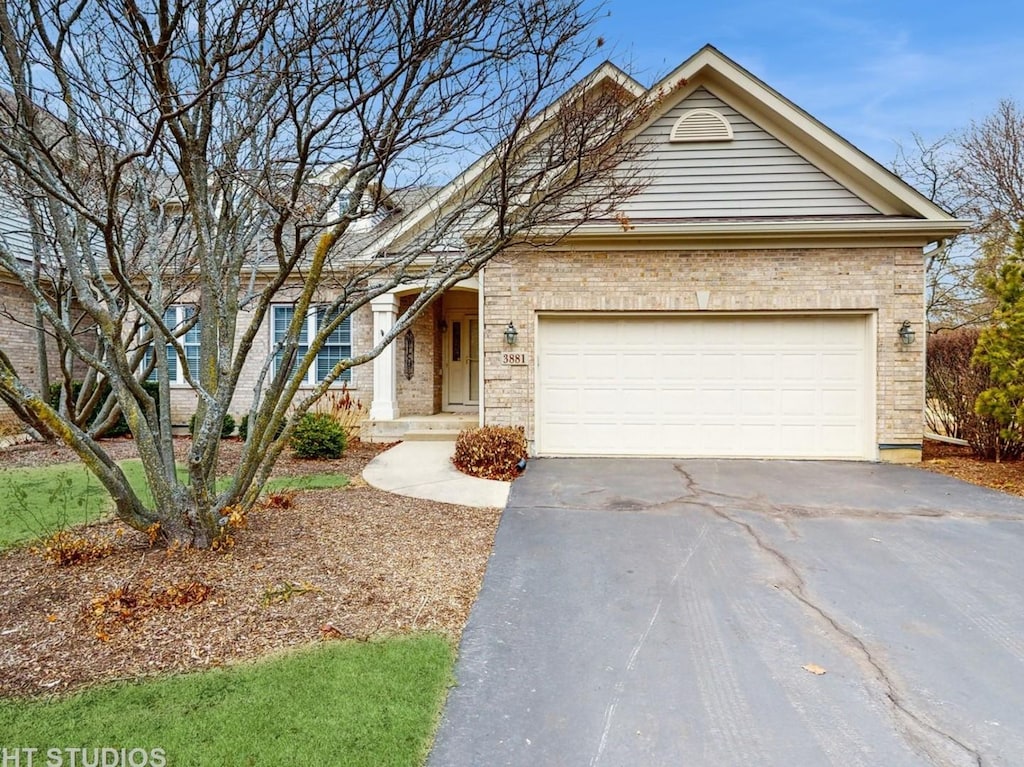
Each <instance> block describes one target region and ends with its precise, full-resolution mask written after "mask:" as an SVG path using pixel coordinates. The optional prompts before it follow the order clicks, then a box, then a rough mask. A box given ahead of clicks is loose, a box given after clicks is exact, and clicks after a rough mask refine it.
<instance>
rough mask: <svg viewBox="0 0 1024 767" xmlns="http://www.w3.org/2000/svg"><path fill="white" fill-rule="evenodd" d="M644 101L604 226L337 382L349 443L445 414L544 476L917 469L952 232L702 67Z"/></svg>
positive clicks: (775, 110)
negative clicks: (796, 465)
mask: <svg viewBox="0 0 1024 767" xmlns="http://www.w3.org/2000/svg"><path fill="white" fill-rule="evenodd" d="M615 72H616V73H617V75H618V76H622V73H621V72H620V71H619V70H615ZM677 83H684V84H683V85H682V87H672V86H673V84H677ZM634 84H635V87H636V89H637V92H640V93H642V92H643V91H644V89H643V88H642V87H641V86H640V85H639V84H636V83H634ZM659 90H660V91H664V92H665V93H667V94H668V96H667V97H666V98H664V99H663V100H662V101H661V103H660V105H659V107H658V109H657V111H656V112H655V113H654V114H652V115H651V116H650V118H649V119H648V120H647V122H646V123H645V124H644V125H642V126H640V128H639V129H638V130H637V132H636V135H635V136H634V137H633V140H634V141H638V142H642V143H643V147H644V151H643V155H642V157H643V160H644V162H645V166H646V168H647V169H648V171H649V174H650V180H649V183H648V185H647V186H646V187H645V188H644V189H643V191H641V192H640V193H639V194H637V195H636V196H634V197H632V198H631V199H628V200H625V201H623V204H622V211H623V214H624V215H623V216H620V217H618V218H616V219H615V220H607V221H588V222H584V223H583V224H582V225H581V226H579V227H577V228H574V229H573V230H572V231H571V232H569V233H568V234H567V235H566V236H565V237H564V238H563V239H561V240H560V241H558V243H557V245H554V246H545V247H529V246H528V245H526V244H524V246H523V247H522V248H517V249H515V250H514V251H512V252H508V253H506V254H504V255H502V256H501V257H499V258H496V259H494V260H493V261H491V262H490V263H488V265H487V266H486V267H485V268H484V269H483V270H482V272H481V273H480V274H479V275H478V276H477V277H475V278H473V279H471V280H467V281H465V282H464V283H462V284H460V285H459V286H458V288H457V289H455V290H452V291H449V292H448V293H447V294H445V295H444V296H443V297H442V298H441V299H440V300H439V301H438V302H437V303H436V304H435V305H434V307H433V311H428V312H425V313H424V315H422V316H421V317H420V319H419V320H418V321H417V324H416V326H414V327H413V329H412V337H413V339H414V341H409V342H407V343H406V344H403V343H401V342H399V343H397V344H393V345H392V346H391V347H390V348H389V351H387V352H385V353H384V354H382V355H381V356H379V357H378V358H377V359H376V360H374V361H373V363H372V365H366V366H363V367H362V368H357V369H356V370H354V371H353V376H352V385H353V387H354V388H355V389H357V390H358V392H359V393H360V396H362V397H363V398H364V399H368V400H369V406H370V419H371V420H370V423H369V424H368V426H367V427H366V430H365V434H366V435H367V436H370V437H371V438H372V436H373V435H374V434H378V435H381V437H382V438H392V437H393V436H396V435H400V434H401V430H398V431H396V430H394V429H393V428H389V426H394V425H395V424H396V423H400V420H397V419H403V418H404V417H408V416H417V415H427V414H431V413H441V412H465V413H471V414H473V415H474V416H476V417H477V419H478V422H479V423H480V424H508V425H517V426H522V427H523V428H524V429H525V430H526V436H527V439H528V440H529V444H530V448H531V451H532V453H533V454H535V455H540V456H622V455H636V456H724V457H733V456H735V457H741V456H742V457H758V458H806V459H815V458H832V459H862V460H882V461H901V462H904V461H917V460H919V459H920V455H921V443H922V412H923V407H924V364H925V332H924V331H925V303H924V250H925V249H926V248H927V247H929V246H930V245H934V244H935V243H937V242H940V241H941V240H942V239H943V238H946V237H949V236H951V235H953V234H955V233H956V232H958V231H960V230H961V229H962V228H963V222H960V221H957V220H955V219H954V218H952V217H951V216H950V215H949V214H948V213H947V212H946V211H944V210H942V209H940V208H939V207H938V206H936V205H934V204H933V203H932V202H930V201H929V200H928V199H926V198H925V197H924V196H922V195H921V194H920V193H918V192H917V191H915V190H914V189H913V188H911V187H910V186H909V185H908V184H906V183H904V182H903V181H902V180H900V179H899V178H897V177H896V176H895V175H893V174H892V173H890V172H889V171H888V170H886V169H885V168H884V167H882V166H881V165H879V164H878V163H877V162H875V161H874V160H872V159H871V158H870V157H868V156H866V155H865V154H864V153H862V152H861V151H859V150H858V149H857V148H856V147H854V146H853V145H851V144H850V143H848V142H847V141H845V140H844V139H843V138H842V137H840V136H839V135H837V134H836V133H835V132H833V131H831V130H830V129H829V128H827V127H826V126H825V125H823V124H821V123H820V122H818V121H817V120H816V119H814V118H813V117H812V116H810V115H809V114H807V113H806V112H804V111H803V110H802V109H800V108H799V107H797V106H796V105H795V104H793V103H792V102H790V101H789V100H787V99H786V98H785V97H784V96H782V95H781V94H779V93H778V92H776V91H775V90H773V89H772V88H771V87H770V86H769V85H767V84H765V83H764V82H762V81H760V80H759V79H758V78H756V77H754V76H753V75H752V74H751V73H750V72H748V71H746V70H745V69H743V68H742V67H740V66H739V65H737V64H736V63H735V62H733V61H732V60H730V59H729V58H727V57H726V56H724V55H723V54H722V53H720V52H719V51H718V50H716V49H715V48H713V47H711V46H707V47H705V48H703V49H701V50H700V51H698V52H697V53H696V54H695V55H693V56H692V57H690V58H689V59H687V60H686V61H685V62H683V63H682V64H681V65H680V66H679V67H678V68H677V69H676V70H675V71H673V72H671V73H670V74H669V75H667V76H666V77H665V78H664V79H663V80H662V81H661V82H659V83H655V85H654V86H652V88H651V92H657V91H659ZM445 193H446V191H445V190H444V189H441V190H440V191H439V192H437V195H438V197H439V198H442V199H443V196H444V195H445ZM431 210H432V208H431V206H429V205H423V206H421V207H420V208H419V209H413V210H411V211H408V212H407V213H406V215H405V217H404V218H403V220H402V221H401V222H400V223H399V224H398V225H395V226H391V227H389V229H388V231H387V232H386V233H385V234H384V235H383V236H382V237H381V238H379V239H378V240H377V241H376V242H373V243H371V244H370V245H368V247H369V248H396V247H400V246H401V243H402V241H403V238H407V237H412V236H415V234H416V232H417V231H418V230H419V228H420V227H429V226H430V223H431V219H430V211H431ZM415 292H416V290H415V287H414V286H404V287H403V289H401V290H396V291H395V292H394V293H391V294H388V295H384V296H381V297H379V298H377V299H376V300H374V301H373V304H372V312H369V313H367V312H363V313H362V315H360V314H357V315H355V316H354V317H353V328H352V335H351V343H352V344H353V345H354V348H355V350H356V351H358V348H359V345H360V344H361V343H367V342H368V341H369V337H370V336H369V334H370V333H371V332H372V333H379V332H380V331H381V330H384V329H386V328H389V327H390V323H392V322H394V319H395V317H396V316H397V315H398V313H399V311H400V310H401V308H402V307H403V305H405V302H408V301H411V300H412V296H413V295H414V294H415ZM367 315H370V316H367Z"/></svg>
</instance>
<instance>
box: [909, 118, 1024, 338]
mask: <svg viewBox="0 0 1024 767" xmlns="http://www.w3.org/2000/svg"><path fill="white" fill-rule="evenodd" d="M893 169H894V171H895V172H896V173H897V174H898V175H900V176H902V177H903V178H904V179H906V180H907V181H908V182H909V183H911V184H913V185H914V186H915V187H916V188H917V189H918V190H919V191H921V192H922V193H923V194H925V195H926V196H927V197H928V198H929V199H931V200H932V201H933V202H935V203H937V204H939V205H941V206H942V207H943V208H945V209H946V210H948V211H949V212H950V213H952V214H953V215H955V216H956V217H957V218H962V219H965V220H968V221H970V222H971V223H972V225H971V227H970V229H969V230H968V231H966V232H965V233H964V234H962V235H958V236H957V237H955V238H952V239H950V240H948V241H946V242H945V243H943V244H942V246H941V247H939V248H936V249H934V250H932V251H931V252H929V253H928V254H927V259H928V262H927V266H928V285H927V288H928V290H927V300H928V317H929V320H930V323H931V325H932V328H933V329H949V328H956V327H960V326H964V325H974V324H979V323H983V322H985V321H986V320H987V319H988V317H989V315H990V314H991V311H992V308H993V304H994V299H993V296H992V294H991V292H990V291H989V290H988V288H987V286H988V285H989V284H990V282H991V278H992V277H993V276H994V275H995V274H996V272H997V271H998V268H999V265H1000V264H1001V263H1002V261H1003V259H1004V258H1005V256H1006V254H1007V253H1008V252H1009V247H1010V244H1011V243H1012V237H1013V233H1014V232H1015V231H1016V228H1017V224H1018V222H1019V221H1020V220H1021V218H1022V217H1024V112H1022V111H1021V110H1020V108H1019V107H1018V106H1017V104H1016V103H1015V102H1013V101H1010V100H1004V101H1002V102H1000V104H999V106H998V107H997V108H996V110H995V111H994V112H993V113H992V114H991V115H989V116H987V117H986V118H984V119H983V120H981V121H978V122H972V123H971V125H970V126H969V127H968V128H966V129H965V130H964V131H963V132H962V133H960V134H958V135H953V136H946V137H943V138H940V139H939V140H937V141H935V142H931V143H929V142H926V141H924V140H922V139H921V137H920V136H914V141H913V145H912V146H910V147H904V146H900V148H899V151H898V155H897V158H896V161H895V163H894V164H893Z"/></svg>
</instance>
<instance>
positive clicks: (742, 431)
mask: <svg viewBox="0 0 1024 767" xmlns="http://www.w3.org/2000/svg"><path fill="white" fill-rule="evenodd" d="M869 328H870V323H869V321H868V317H866V316H864V315H828V316H820V315H815V316H803V315H801V316H773V317H750V316H743V317H738V316H718V317H708V316H701V317H692V316H662V317H652V316H639V317H638V316H610V315H599V316H577V317H558V316H551V317H542V318H541V320H540V326H539V339H538V341H539V344H538V373H537V375H538V379H537V380H538V386H537V396H538V404H537V452H538V453H539V454H541V455H662V456H737V457H740V456H746V457H787V458H872V457H873V444H872V443H873V439H874V404H873V403H874V396H873V385H872V381H873V377H872V375H871V367H872V364H873V363H872V361H873V354H871V353H870V349H871V348H872V344H871V343H870V341H869V336H870V330H869Z"/></svg>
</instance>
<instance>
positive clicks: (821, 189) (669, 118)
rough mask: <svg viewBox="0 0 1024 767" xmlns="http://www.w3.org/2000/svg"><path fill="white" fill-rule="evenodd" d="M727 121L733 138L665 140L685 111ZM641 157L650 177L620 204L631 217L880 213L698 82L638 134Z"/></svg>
mask: <svg viewBox="0 0 1024 767" xmlns="http://www.w3.org/2000/svg"><path fill="white" fill-rule="evenodd" d="M698 108H704V109H714V110H716V111H718V112H720V113H721V114H722V115H724V116H725V117H726V119H728V121H729V123H730V124H731V125H732V128H733V131H734V134H735V138H734V140H732V141H719V142H698V143H669V140H668V138H669V134H670V132H671V130H672V126H673V125H675V123H676V121H677V120H678V119H679V117H680V116H681V115H682V114H683V113H685V112H687V111H688V110H690V109H698ZM638 140H639V141H641V142H643V143H644V144H646V145H647V149H646V151H645V152H644V153H643V156H642V159H641V163H642V165H643V167H644V168H645V172H647V173H650V175H651V177H652V178H653V181H652V183H651V184H650V185H649V186H648V187H647V188H646V189H645V190H644V191H642V192H641V193H640V194H638V195H636V196H635V197H633V198H631V199H630V200H628V201H627V202H625V203H624V204H623V205H622V210H623V212H624V213H625V214H626V215H627V216H629V217H631V218H636V219H643V218H694V217H696V218H703V217H715V218H718V217H746V216H835V215H843V216H847V215H862V214H877V213H878V211H877V210H875V209H874V208H872V207H871V206H870V205H868V204H867V203H865V202H864V201H863V200H861V199H860V198H858V197H857V196H856V195H854V194H853V193H852V192H850V191H849V190H848V189H846V188H844V187H843V186H841V185H840V184H839V183H837V182H836V181H835V180H833V179H832V178H831V177H829V176H828V175H826V174H825V173H823V172H822V171H821V170H819V169H818V168H816V167H815V166H814V165H812V164H811V163H810V162H808V161H807V160H806V159H804V158H803V157H801V156H800V155H799V154H797V153H796V152H794V151H793V150H792V149H790V148H789V147H787V146H786V145H785V144H783V143H782V142H781V141H779V140H778V139H776V138H775V137H774V136H772V135H771V134H769V133H768V132H767V131H765V130H763V129H762V128H760V127H758V126H757V125H755V124H754V123H753V122H751V121H750V120H749V119H747V118H746V117H745V116H743V115H742V114H740V113H739V112H737V111H736V110H735V109H733V108H732V107H730V106H728V105H727V104H725V103H724V102H723V101H722V100H721V99H719V98H718V97H717V96H715V95H713V94H712V93H711V92H709V91H708V90H707V89H705V88H698V89H697V90H695V91H694V92H693V93H692V94H690V96H688V97H687V98H685V99H684V100H683V101H682V102H680V103H679V104H677V105H676V106H675V107H673V108H672V109H670V110H668V112H667V113H666V114H664V115H662V116H661V117H660V118H658V119H657V120H655V122H654V123H653V124H652V125H650V126H649V127H648V128H647V129H646V130H645V131H644V132H643V133H641V134H640V136H639V138H638Z"/></svg>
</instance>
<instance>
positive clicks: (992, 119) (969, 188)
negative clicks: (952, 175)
mask: <svg viewBox="0 0 1024 767" xmlns="http://www.w3.org/2000/svg"><path fill="white" fill-rule="evenodd" d="M958 144H959V147H960V154H961V163H960V167H959V172H958V176H957V181H958V183H959V185H960V188H961V190H962V194H963V196H964V198H965V210H966V211H967V212H968V214H969V215H970V217H971V218H972V219H973V220H975V221H976V222H977V224H978V230H979V232H980V233H981V234H982V235H983V236H984V238H985V239H986V240H988V241H990V242H995V243H999V244H1000V250H1003V251H1006V250H1008V249H1009V248H1010V247H1011V244H1012V241H1013V235H1014V233H1015V232H1016V231H1017V226H1018V223H1019V222H1020V221H1021V219H1024V112H1022V111H1021V109H1020V107H1019V106H1018V105H1017V103H1016V102H1014V101H1012V100H1010V99H1004V100H1003V101H1001V102H999V106H998V107H996V110H995V111H994V112H993V113H992V114H990V115H989V116H988V117H986V118H985V119H984V120H982V121H981V122H973V123H971V126H970V127H969V128H968V129H967V131H966V132H965V133H964V134H963V136H962V137H961V138H960V140H959V142H958Z"/></svg>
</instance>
